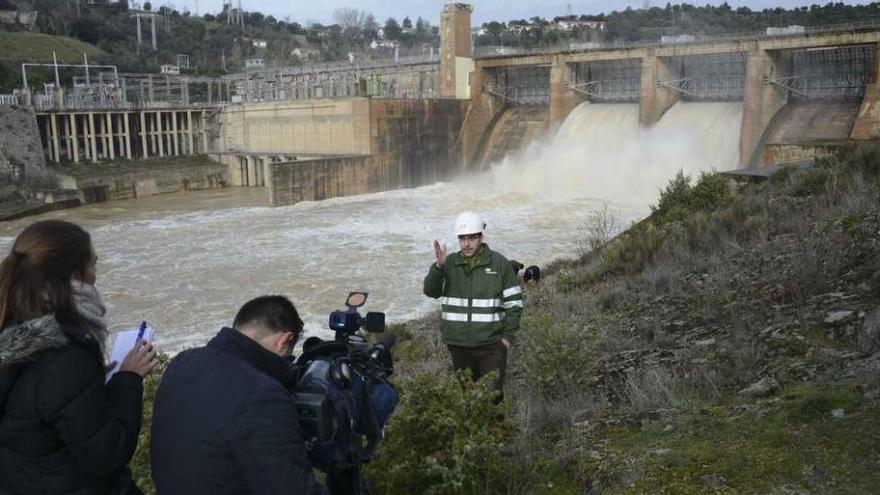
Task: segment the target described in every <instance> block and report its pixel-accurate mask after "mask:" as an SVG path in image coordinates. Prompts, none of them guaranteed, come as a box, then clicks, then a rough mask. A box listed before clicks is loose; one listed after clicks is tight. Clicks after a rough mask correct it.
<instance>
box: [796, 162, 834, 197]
mask: <svg viewBox="0 0 880 495" xmlns="http://www.w3.org/2000/svg"><path fill="white" fill-rule="evenodd" d="M830 178H831V172H830V171H829V169H827V168H824V167H813V168H811V169H809V170H807V171H806V172H803V173H800V174H798V175H796V176H795V178H794V180H792V182H791V191H790V192H791V195H792V196H796V197H801V198H802V197H806V196H815V195H816V194H818V193H820V192H821V191H822V189H824V188H825V184H826V183H827V182H828V179H830Z"/></svg>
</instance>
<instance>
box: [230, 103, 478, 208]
mask: <svg viewBox="0 0 880 495" xmlns="http://www.w3.org/2000/svg"><path fill="white" fill-rule="evenodd" d="M466 106H467V102H466V101H462V100H452V99H435V100H409V99H403V100H395V99H370V98H352V99H348V100H333V101H327V100H324V101H313V102H305V103H296V104H285V105H274V104H256V105H243V106H241V107H239V108H235V109H231V110H229V111H228V112H226V113H225V114H224V115H223V116H222V118H221V122H222V124H221V133H220V140H221V141H223V142H224V143H226V146H227V149H228V150H229V152H228V153H227V154H226V155H225V158H224V159H225V161H226V162H227V163H228V164H229V170H230V172H229V177H230V180H231V182H232V184H240V185H255V186H262V185H265V186H266V187H267V188H268V189H269V197H270V204H271V205H272V206H284V205H290V204H294V203H297V202H300V201H313V200H320V199H327V198H333V197H339V196H348V195H353V194H366V193H373V192H380V191H387V190H391V189H399V188H405V187H415V186H420V185H425V184H430V183H433V182H436V181H438V180H444V179H448V178H450V177H451V176H452V175H453V174H454V173H455V171H456V170H457V164H458V162H459V154H458V151H457V146H456V139H457V137H458V133H459V130H460V129H461V123H462V120H463V118H464V113H465V109H466ZM276 107H277V108H276Z"/></svg>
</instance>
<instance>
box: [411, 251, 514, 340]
mask: <svg viewBox="0 0 880 495" xmlns="http://www.w3.org/2000/svg"><path fill="white" fill-rule="evenodd" d="M477 257H478V258H477V261H476V263H475V264H474V266H473V268H469V267H468V263H467V260H466V258H465V257H464V256H462V254H461V252H457V253H452V254H450V255H449V256H448V257H447V258H446V263H445V264H444V265H443V268H437V265H436V263H431V268H430V269H429V270H428V275H427V276H426V277H425V283H424V292H425V295H426V296H428V297H434V298H437V297H439V298H440V302H441V303H442V304H443V311H442V322H441V325H440V328H441V331H442V332H443V341H444V342H446V344H448V345H455V346H462V347H478V346H482V345H487V344H493V343H495V342H498V341H499V340H501V338H502V337H504V338H507V339H508V340H512V339H513V337H514V335H515V334H516V331H517V330H519V318H520V316H521V315H522V311H523V299H522V289H521V288H520V286H519V279H517V276H516V273H514V272H513V267H512V266H511V265H510V261H508V260H507V258H505V257H504V256H502V255H501V254H499V253H496V252H495V251H492V250H490V249H489V246H487V245H485V244H483V249H482V251H480V253H479V254H477Z"/></svg>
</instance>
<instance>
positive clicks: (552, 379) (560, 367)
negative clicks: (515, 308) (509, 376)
mask: <svg viewBox="0 0 880 495" xmlns="http://www.w3.org/2000/svg"><path fill="white" fill-rule="evenodd" d="M520 335H522V337H521V340H522V342H521V343H520V344H519V346H520V347H521V348H522V349H524V351H523V352H521V353H520V354H518V355H517V360H516V373H517V375H519V376H521V377H522V380H523V381H524V382H525V384H526V386H527V387H528V388H530V389H533V390H536V391H538V392H539V393H540V394H541V396H542V397H547V398H558V397H563V396H566V395H568V394H569V393H571V392H572V391H577V390H581V389H582V388H583V387H584V386H585V385H586V383H585V382H586V380H587V378H588V377H589V373H588V370H589V369H590V368H591V364H592V363H593V361H594V356H595V342H596V336H595V333H594V332H592V331H590V330H589V328H588V327H587V326H586V325H584V324H583V323H581V322H579V321H576V320H575V321H571V320H560V319H557V318H554V317H552V316H549V315H546V316H536V317H535V316H529V315H528V314H527V315H526V316H525V317H524V318H523V321H522V331H521V332H520Z"/></svg>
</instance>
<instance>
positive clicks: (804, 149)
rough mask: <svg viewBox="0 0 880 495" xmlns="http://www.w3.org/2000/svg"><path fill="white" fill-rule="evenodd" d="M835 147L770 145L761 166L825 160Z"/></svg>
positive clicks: (821, 145) (766, 149)
mask: <svg viewBox="0 0 880 495" xmlns="http://www.w3.org/2000/svg"><path fill="white" fill-rule="evenodd" d="M834 148H835V147H834V146H830V145H823V144H814V145H811V144H768V145H766V146H764V149H763V152H762V155H761V165H783V164H786V163H797V162H800V161H803V160H809V159H811V158H812V159H816V158H823V157H826V156H829V155H831V154H832V153H833V152H834Z"/></svg>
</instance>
